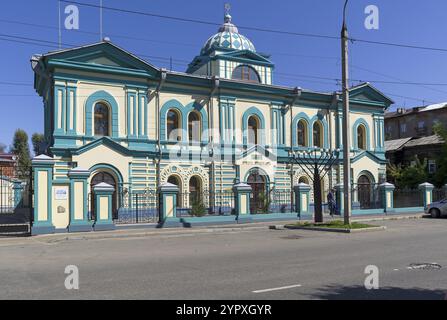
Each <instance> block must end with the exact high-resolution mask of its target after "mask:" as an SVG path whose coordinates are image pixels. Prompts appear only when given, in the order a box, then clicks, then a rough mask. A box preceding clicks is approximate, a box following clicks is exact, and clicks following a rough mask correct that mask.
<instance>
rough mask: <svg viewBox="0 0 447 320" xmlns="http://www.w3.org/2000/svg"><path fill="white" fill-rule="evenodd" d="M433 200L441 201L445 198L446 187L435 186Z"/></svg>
mask: <svg viewBox="0 0 447 320" xmlns="http://www.w3.org/2000/svg"><path fill="white" fill-rule="evenodd" d="M432 195H433V201H441V200H444V199H447V189H446V188H435V189H433V193H432Z"/></svg>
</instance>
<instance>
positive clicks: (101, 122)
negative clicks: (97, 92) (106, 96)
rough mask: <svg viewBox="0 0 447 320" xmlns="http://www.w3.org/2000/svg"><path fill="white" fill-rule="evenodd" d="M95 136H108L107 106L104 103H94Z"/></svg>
mask: <svg viewBox="0 0 447 320" xmlns="http://www.w3.org/2000/svg"><path fill="white" fill-rule="evenodd" d="M94 126H95V136H100V137H104V136H110V126H109V108H108V107H107V106H106V105H105V104H104V103H97V104H96V105H95V124H94Z"/></svg>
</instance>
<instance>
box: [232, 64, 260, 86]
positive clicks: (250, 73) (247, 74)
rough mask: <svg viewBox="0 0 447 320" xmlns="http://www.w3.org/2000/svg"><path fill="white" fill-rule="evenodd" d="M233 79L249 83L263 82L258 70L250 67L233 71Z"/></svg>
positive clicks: (237, 68)
mask: <svg viewBox="0 0 447 320" xmlns="http://www.w3.org/2000/svg"><path fill="white" fill-rule="evenodd" d="M231 79H236V80H243V81H249V82H257V83H259V82H261V81H260V79H259V76H258V73H257V72H256V70H255V69H254V68H252V67H250V66H238V67H236V68H235V69H234V70H233V74H232V75H231Z"/></svg>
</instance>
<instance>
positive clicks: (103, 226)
mask: <svg viewBox="0 0 447 320" xmlns="http://www.w3.org/2000/svg"><path fill="white" fill-rule="evenodd" d="M115 229H116V227H115V225H114V224H113V222H112V223H95V224H94V225H93V230H94V231H108V230H115Z"/></svg>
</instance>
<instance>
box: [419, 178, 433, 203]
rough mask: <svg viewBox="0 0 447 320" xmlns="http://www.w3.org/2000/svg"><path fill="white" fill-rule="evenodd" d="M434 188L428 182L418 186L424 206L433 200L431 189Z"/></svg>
mask: <svg viewBox="0 0 447 320" xmlns="http://www.w3.org/2000/svg"><path fill="white" fill-rule="evenodd" d="M434 188H435V186H434V185H432V184H431V183H428V182H424V183H421V184H420V185H419V187H418V189H419V190H421V192H422V195H423V197H422V198H423V199H424V208H427V206H428V205H429V204H430V203H432V202H433V189H434Z"/></svg>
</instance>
